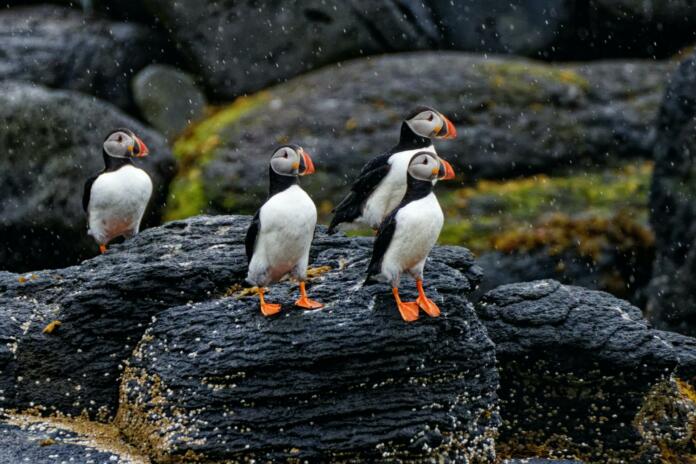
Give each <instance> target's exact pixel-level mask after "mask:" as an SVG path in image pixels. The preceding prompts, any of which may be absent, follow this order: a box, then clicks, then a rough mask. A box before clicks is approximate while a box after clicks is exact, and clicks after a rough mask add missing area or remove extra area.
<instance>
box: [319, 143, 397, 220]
mask: <svg viewBox="0 0 696 464" xmlns="http://www.w3.org/2000/svg"><path fill="white" fill-rule="evenodd" d="M390 156H391V155H382V156H378V157H377V158H375V159H373V160H371V161H370V162H369V163H367V164H366V165H365V166H364V167H363V169H362V171H360V176H359V177H358V178H357V179H356V180H355V182H353V185H352V186H351V188H350V193H348V195H346V197H345V198H344V199H343V200H342V201H341V202H340V203H339V204H338V205H337V206H336V207H335V208H334V209H333V211H332V212H333V213H334V217H333V219H331V224H329V230H328V233H329V234H333V233H334V232H336V227H337V226H338V225H339V224H341V223H343V222H353V221H354V220H355V219H357V218H358V217H359V216H360V214H361V212H362V211H361V209H362V206H363V204H364V203H365V201H366V200H367V199H368V198H369V197H370V195H371V194H372V192H374V191H375V188H377V185H379V183H380V182H381V181H382V179H384V178H385V177H386V176H387V174H388V173H389V169H390V167H391V166H390V165H389V157H390Z"/></svg>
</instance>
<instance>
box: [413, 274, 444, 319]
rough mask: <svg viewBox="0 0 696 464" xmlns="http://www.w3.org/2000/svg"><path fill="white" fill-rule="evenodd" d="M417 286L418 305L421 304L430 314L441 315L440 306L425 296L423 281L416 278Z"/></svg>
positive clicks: (431, 315) (433, 315) (432, 315)
mask: <svg viewBox="0 0 696 464" xmlns="http://www.w3.org/2000/svg"><path fill="white" fill-rule="evenodd" d="M416 287H418V298H417V299H416V303H418V306H420V308H421V309H422V310H423V311H425V312H426V313H428V316H430V317H438V316H439V315H440V308H438V307H437V305H436V304H435V303H433V300H431V299H429V298H428V297H427V296H425V291H423V281H422V280H420V279H416Z"/></svg>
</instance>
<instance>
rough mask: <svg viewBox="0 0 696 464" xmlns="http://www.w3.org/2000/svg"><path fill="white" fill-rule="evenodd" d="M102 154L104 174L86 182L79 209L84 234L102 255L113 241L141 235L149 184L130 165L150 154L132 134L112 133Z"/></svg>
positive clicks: (134, 167) (150, 184)
mask: <svg viewBox="0 0 696 464" xmlns="http://www.w3.org/2000/svg"><path fill="white" fill-rule="evenodd" d="M102 152H103V156H104V170H103V171H102V172H100V173H99V174H97V175H96V176H93V177H90V178H89V179H87V182H85V188H84V192H83V194H82V207H83V208H84V210H85V212H86V213H87V226H88V231H87V233H88V234H89V235H91V236H92V237H94V240H95V241H96V242H97V243H98V244H99V250H100V251H101V252H102V253H104V252H105V251H106V245H108V243H109V242H110V241H111V240H113V239H114V238H116V237H120V236H123V237H125V238H130V237H132V236H133V235H135V234H137V233H138V232H139V231H140V222H141V221H142V219H143V214H145V209H146V208H147V204H148V202H149V201H150V197H151V196H152V180H151V179H150V176H149V175H148V174H147V173H146V172H145V171H144V170H142V169H140V168H138V167H136V166H135V165H134V164H133V158H142V157H144V156H147V155H148V153H149V151H148V149H147V146H146V145H145V143H143V141H142V140H140V138H139V137H137V136H136V135H135V134H134V133H133V132H132V131H131V130H129V129H116V130H115V131H113V132H111V133H110V134H109V136H108V137H106V139H105V140H104V144H103V145H102Z"/></svg>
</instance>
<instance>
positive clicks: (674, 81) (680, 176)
mask: <svg viewBox="0 0 696 464" xmlns="http://www.w3.org/2000/svg"><path fill="white" fill-rule="evenodd" d="M695 154H696V55H694V56H692V57H690V58H688V59H687V60H685V61H684V62H683V63H682V64H681V65H680V66H679V69H678V70H677V71H676V72H675V73H674V75H673V76H672V78H671V79H670V83H669V86H668V87H667V90H666V91H665V97H664V100H663V102H662V107H661V109H660V114H659V119H658V125H657V140H656V143H655V149H654V159H655V170H654V174H653V181H652V189H651V192H650V210H651V217H650V222H651V224H652V226H653V229H654V230H655V236H656V242H655V243H656V248H657V258H656V260H655V265H654V267H653V278H652V283H651V286H650V300H649V302H648V308H647V310H648V317H649V319H650V320H651V321H652V322H653V323H655V324H656V325H658V326H660V327H663V328H667V329H670V330H676V331H679V332H682V333H687V334H690V335H694V334H696V286H694V279H695V278H696V246H694V245H695V242H694V237H695V236H696V235H694V233H695V232H696V165H695V164H694V157H695Z"/></svg>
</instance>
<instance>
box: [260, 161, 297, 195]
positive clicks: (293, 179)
mask: <svg viewBox="0 0 696 464" xmlns="http://www.w3.org/2000/svg"><path fill="white" fill-rule="evenodd" d="M268 179H269V181H270V182H269V185H268V197H269V198H270V197H272V196H273V195H275V194H276V193H280V192H282V191H283V190H285V189H287V188H288V187H292V186H293V185H297V184H299V183H300V181H299V179H298V178H297V176H282V175H280V174H278V173H277V172H275V171H274V170H273V168H272V167H270V166H269V168H268Z"/></svg>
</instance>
